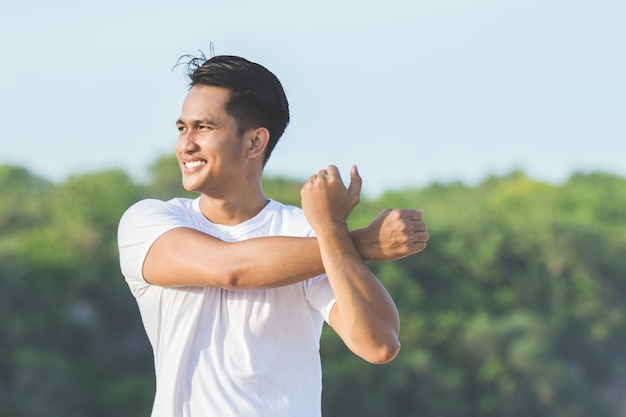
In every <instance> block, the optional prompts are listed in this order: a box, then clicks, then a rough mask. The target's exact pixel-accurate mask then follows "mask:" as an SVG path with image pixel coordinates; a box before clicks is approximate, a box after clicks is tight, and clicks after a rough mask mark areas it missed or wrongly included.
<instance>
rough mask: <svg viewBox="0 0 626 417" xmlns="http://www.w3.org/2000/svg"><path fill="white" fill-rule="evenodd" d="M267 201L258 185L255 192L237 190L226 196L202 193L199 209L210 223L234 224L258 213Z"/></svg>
mask: <svg viewBox="0 0 626 417" xmlns="http://www.w3.org/2000/svg"><path fill="white" fill-rule="evenodd" d="M268 201H269V200H268V199H267V197H265V194H264V193H263V190H262V189H261V187H260V186H259V189H258V191H256V192H253V193H252V192H246V193H242V192H238V193H237V194H235V196H230V197H228V198H218V197H214V196H209V195H207V194H202V195H201V196H200V211H201V212H202V214H203V215H204V217H206V218H207V219H208V220H210V221H211V222H212V223H216V224H223V225H226V226H235V225H237V224H240V223H243V222H245V221H246V220H250V219H251V218H253V217H254V216H256V215H257V214H259V213H260V212H261V210H263V207H265V206H266V205H267V202H268Z"/></svg>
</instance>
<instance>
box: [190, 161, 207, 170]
mask: <svg viewBox="0 0 626 417" xmlns="http://www.w3.org/2000/svg"><path fill="white" fill-rule="evenodd" d="M204 164H206V161H193V162H185V166H186V167H187V168H195V167H199V166H201V165H204Z"/></svg>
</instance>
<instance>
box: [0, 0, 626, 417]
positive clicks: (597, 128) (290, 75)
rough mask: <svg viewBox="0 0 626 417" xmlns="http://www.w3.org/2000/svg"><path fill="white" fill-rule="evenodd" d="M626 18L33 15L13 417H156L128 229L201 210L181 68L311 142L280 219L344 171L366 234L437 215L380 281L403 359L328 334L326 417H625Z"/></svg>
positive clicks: (268, 7)
mask: <svg viewBox="0 0 626 417" xmlns="http://www.w3.org/2000/svg"><path fill="white" fill-rule="evenodd" d="M625 12H626V4H624V3H623V2H618V1H606V0H600V1H598V2H595V3H593V4H591V3H588V2H578V1H573V2H572V1H570V2H565V1H553V2H547V3H546V2H538V1H530V2H508V3H503V2H496V1H480V0H477V1H454V0H449V1H442V2H437V3H434V4H431V3H426V2H422V1H417V2H407V1H397V0H391V1H388V2H374V1H361V2H356V1H346V2H342V3H341V4H336V2H334V3H333V2H330V1H321V2H317V3H315V4H308V5H305V4H295V3H290V2H286V1H266V2H252V1H233V2H230V3H224V2H220V3H217V2H211V1H202V2H201V1H189V2H185V3H184V4H174V2H167V1H155V2H151V3H148V2H143V1H137V2H133V3H128V2H119V1H110V2H108V3H107V4H87V3H79V2H75V1H67V0H66V1H63V0H62V1H57V2H55V3H54V4H52V3H46V2H43V1H34V2H30V3H24V2H21V3H20V2H15V3H13V4H11V5H7V6H3V11H2V13H1V14H0V62H1V64H2V65H0V122H1V123H0V136H1V137H2V141H1V145H0V195H1V196H2V198H0V314H1V316H2V320H0V415H13V416H29V417H37V416H46V417H54V416H89V417H94V416H105V415H107V416H108V415H112V414H113V413H115V414H116V415H148V414H149V410H150V406H151V401H152V396H153V393H154V381H153V379H154V377H153V367H152V355H151V351H150V347H149V344H148V342H147V339H146V337H145V333H144V331H143V328H142V326H141V323H140V319H139V313H138V310H137V307H136V304H135V301H134V299H133V298H132V296H131V295H130V292H129V291H128V288H127V286H126V284H125V282H124V280H123V277H122V276H121V274H120V272H119V266H118V260H117V247H116V227H117V222H118V220H119V217H120V216H121V214H122V213H123V211H124V210H125V209H126V208H127V207H128V206H130V205H131V204H132V203H133V202H135V201H137V200H139V199H141V198H146V197H157V198H164V199H166V198H170V197H173V196H181V195H185V193H184V192H183V190H182V189H181V187H180V185H179V184H180V175H179V173H178V168H177V166H176V163H175V160H174V159H173V158H172V156H171V154H172V153H173V147H174V142H175V140H176V133H177V132H176V130H175V123H174V122H175V120H176V119H177V117H178V115H179V111H180V105H181V103H182V100H183V98H184V95H185V92H186V80H185V78H184V76H183V73H182V70H181V69H180V68H178V69H174V70H172V67H173V66H174V64H175V63H176V60H177V59H178V57H179V56H181V55H184V54H198V53H199V50H202V51H204V53H205V54H207V55H209V54H210V52H211V48H210V45H211V43H213V45H214V51H215V53H216V54H233V55H241V56H244V57H246V58H248V59H250V60H253V61H256V62H259V63H261V64H263V65H265V66H266V67H268V68H269V69H270V70H272V71H273V72H274V73H275V74H276V75H277V76H278V77H279V78H280V79H281V81H282V82H283V85H284V87H285V90H286V92H287V95H288V97H289V99H290V103H291V112H292V122H291V124H290V126H289V128H288V129H287V131H286V133H285V136H284V137H283V138H282V139H281V142H280V144H279V146H278V147H277V149H276V151H275V152H274V154H273V156H272V159H271V160H270V162H269V163H268V166H267V169H266V178H265V187H266V192H267V194H268V195H269V196H270V197H272V198H275V199H278V200H281V201H284V202H287V203H291V204H294V205H298V204H299V188H300V186H301V184H302V181H303V179H304V178H307V177H308V176H309V175H310V174H312V173H313V172H315V171H317V170H319V169H320V168H323V167H325V166H326V165H328V164H330V163H332V164H336V165H338V166H339V167H340V169H341V170H342V171H343V172H345V173H347V172H348V169H349V166H350V165H351V164H355V163H356V164H358V165H359V168H360V171H361V174H362V175H363V177H364V193H365V198H364V199H363V201H362V203H361V204H360V206H359V207H358V208H357V210H356V211H355V212H354V213H353V215H352V216H351V219H350V221H351V225H352V227H361V226H363V225H365V224H366V223H367V222H368V221H369V220H370V219H371V218H373V217H374V216H375V215H376V214H377V213H378V212H379V211H380V210H382V209H383V208H385V207H388V206H391V207H416V208H423V209H425V210H426V218H427V221H428V224H429V228H430V231H431V236H432V238H431V242H430V243H429V246H428V249H427V250H426V251H425V252H424V253H422V254H419V255H416V256H413V257H410V258H407V259H404V260H402V261H399V262H396V263H393V264H377V263H372V264H371V267H372V268H373V269H374V270H375V272H376V273H377V276H378V277H379V278H380V279H381V281H382V282H383V283H384V284H385V285H386V286H387V287H388V289H389V291H390V292H391V294H392V295H393V296H394V298H395V300H396V302H397V305H398V308H399V310H400V312H401V319H402V335H401V341H402V345H403V348H402V351H401V353H400V355H399V356H398V358H397V359H396V360H395V361H394V362H392V363H390V364H388V365H384V366H373V365H368V364H366V363H364V362H363V361H361V360H360V359H357V358H355V357H353V355H351V354H349V353H348V352H347V350H346V349H345V347H344V346H343V345H342V343H341V342H340V341H339V340H338V339H337V338H336V337H335V336H334V335H333V334H332V333H331V332H325V333H324V336H323V341H322V357H323V366H324V399H323V407H324V415H326V416H335V415H342V416H349V415H355V416H356V415H359V416H378V415H387V416H413V415H415V416H528V415H536V416H550V417H553V416H568V417H571V416H589V415H594V416H626V401H625V400H624V399H625V398H626V357H625V355H626V354H625V353H624V352H626V339H625V332H626V327H625V326H626V307H625V306H624V302H623V300H624V295H625V293H626V272H624V271H626V256H625V254H626V209H625V207H626V178H625V177H626V165H625V164H624V162H623V161H624V159H625V156H626V122H625V118H624V114H626V79H625V78H624V76H623V74H624V73H625V70H626V58H625V57H624V54H623V53H620V50H622V49H623V41H624V39H626V28H625V27H624V25H623V24H622V20H623V16H624V13H625Z"/></svg>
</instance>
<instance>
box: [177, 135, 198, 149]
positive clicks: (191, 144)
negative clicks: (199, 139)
mask: <svg viewBox="0 0 626 417" xmlns="http://www.w3.org/2000/svg"><path fill="white" fill-rule="evenodd" d="M176 150H177V151H178V152H180V153H193V152H195V151H197V150H198V144H197V143H196V141H195V135H194V134H193V130H187V131H182V132H180V134H179V135H178V141H177V142H176Z"/></svg>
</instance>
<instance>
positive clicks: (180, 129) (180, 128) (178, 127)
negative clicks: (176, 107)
mask: <svg viewBox="0 0 626 417" xmlns="http://www.w3.org/2000/svg"><path fill="white" fill-rule="evenodd" d="M176 129H178V131H179V132H182V131H183V130H185V126H182V125H178V126H176Z"/></svg>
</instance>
